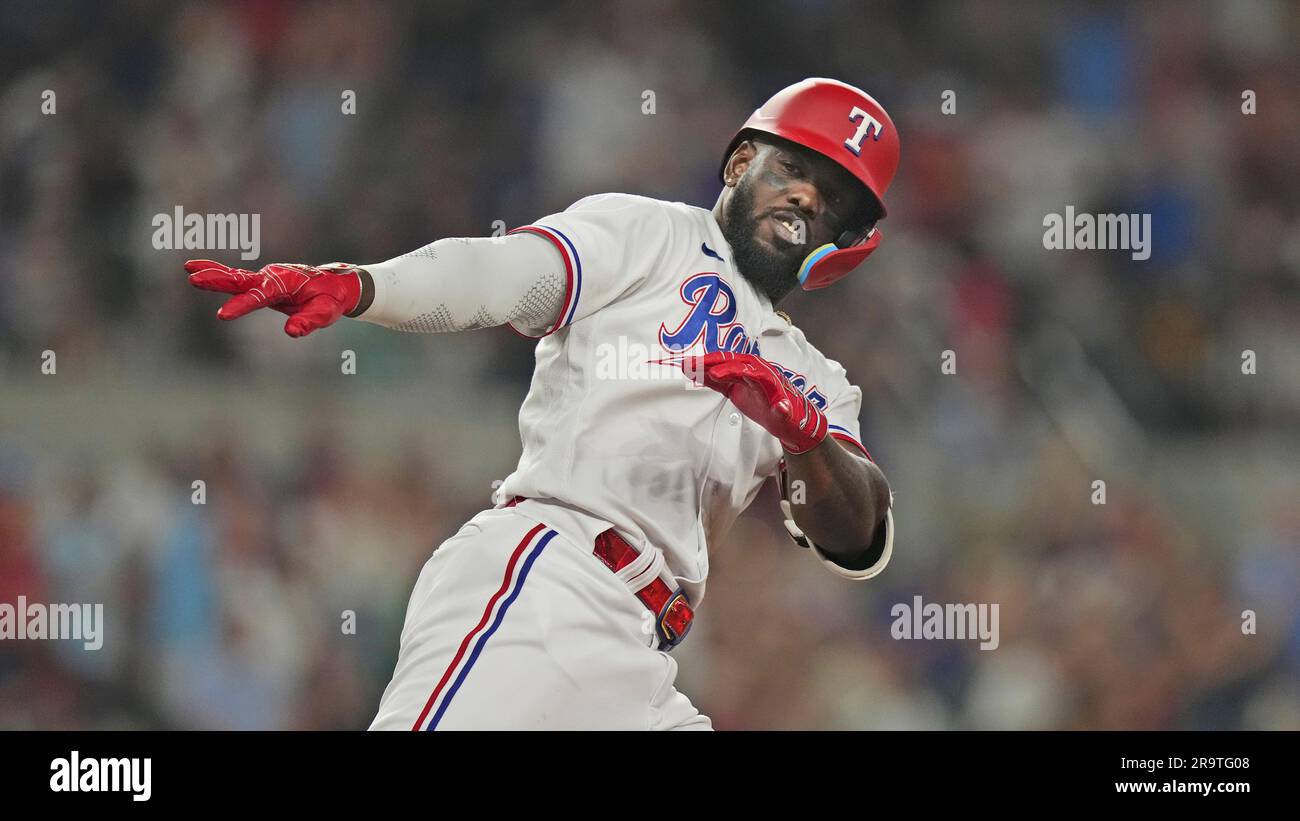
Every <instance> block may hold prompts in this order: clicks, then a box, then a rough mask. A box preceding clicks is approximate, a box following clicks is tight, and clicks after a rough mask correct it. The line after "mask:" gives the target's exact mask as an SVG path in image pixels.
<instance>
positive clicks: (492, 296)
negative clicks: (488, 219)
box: [357, 233, 567, 336]
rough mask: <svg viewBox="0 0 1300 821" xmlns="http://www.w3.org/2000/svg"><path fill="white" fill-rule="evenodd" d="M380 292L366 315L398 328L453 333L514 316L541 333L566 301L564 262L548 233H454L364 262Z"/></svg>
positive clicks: (524, 328)
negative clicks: (393, 255)
mask: <svg viewBox="0 0 1300 821" xmlns="http://www.w3.org/2000/svg"><path fill="white" fill-rule="evenodd" d="M361 267H362V268H365V269H366V270H367V271H369V272H370V276H371V278H372V279H373V280H374V283H375V298H374V301H373V302H372V303H371V304H370V307H369V308H367V309H366V310H365V312H364V313H363V314H361V316H359V317H357V318H358V319H361V320H364V321H366V322H373V323H375V324H376V325H383V326H384V327H386V328H392V329H393V330H397V331H413V332H415V333H447V332H449V331H469V330H473V329H476V328H489V327H492V326H495V325H502V324H504V323H506V322H509V323H510V324H511V325H513V326H515V328H517V329H518V330H519V331H520V332H522V333H526V334H529V335H531V336H540V335H541V334H543V333H545V332H546V331H547V330H549V329H550V327H551V325H552V324H553V323H555V322H556V321H557V319H558V317H559V314H560V311H561V309H562V308H563V307H564V300H565V297H566V296H567V294H566V292H565V287H566V285H565V275H564V262H563V260H562V259H561V258H560V255H559V253H557V252H556V250H555V249H554V248H553V247H551V246H550V243H548V242H547V241H546V240H544V239H542V238H541V237H537V236H534V235H532V234H528V233H518V234H508V235H506V236H503V237H449V238H446V239H440V240H438V241H437V242H434V243H432V244H430V245H426V246H424V247H423V248H419V249H417V250H415V251H411V252H410V253H408V254H403V255H402V256H400V257H396V258H394V259H390V260H388V261H387V262H379V263H375V264H374V265H363V266H361Z"/></svg>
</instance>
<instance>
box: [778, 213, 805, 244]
mask: <svg viewBox="0 0 1300 821" xmlns="http://www.w3.org/2000/svg"><path fill="white" fill-rule="evenodd" d="M776 221H777V222H779V223H781V225H783V226H785V230H786V231H787V232H788V233H789V234H790V237H791V238H792V239H794V240H795V241H796V242H803V236H802V234H803V220H801V219H796V220H794V221H793V222H790V221H788V220H783V219H781V218H780V217H777V220H776Z"/></svg>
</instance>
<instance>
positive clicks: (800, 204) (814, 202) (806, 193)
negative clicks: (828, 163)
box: [786, 180, 821, 219]
mask: <svg viewBox="0 0 1300 821" xmlns="http://www.w3.org/2000/svg"><path fill="white" fill-rule="evenodd" d="M786 199H787V200H788V201H789V202H790V204H791V205H793V206H794V207H795V208H797V209H799V210H800V211H802V212H803V213H804V215H805V216H807V217H808V218H809V219H816V218H817V215H819V214H820V213H821V192H820V191H818V190H817V186H816V185H814V184H812V183H811V182H808V181H806V180H799V181H797V182H794V183H792V184H791V185H790V188H789V189H788V190H787V191H786Z"/></svg>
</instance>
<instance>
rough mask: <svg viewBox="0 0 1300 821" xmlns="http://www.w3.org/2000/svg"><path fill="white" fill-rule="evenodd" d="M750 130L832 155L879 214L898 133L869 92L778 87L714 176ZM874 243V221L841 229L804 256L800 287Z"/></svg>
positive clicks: (830, 274)
mask: <svg viewBox="0 0 1300 821" xmlns="http://www.w3.org/2000/svg"><path fill="white" fill-rule="evenodd" d="M753 132H761V133H764V134H772V135H775V136H777V137H781V138H783V139H786V140H789V141H791V142H793V143H798V144H799V145H802V146H804V147H805V148H809V149H812V150H813V151H816V152H817V153H819V154H823V155H825V156H827V157H829V158H831V159H832V160H834V161H835V162H837V163H839V164H840V165H841V166H843V167H844V168H845V169H846V170H847V171H848V172H849V173H850V174H852V175H853V176H854V177H857V179H858V181H859V182H861V183H862V184H863V185H864V186H866V188H867V190H868V191H869V192H871V195H872V196H873V197H875V199H876V202H877V203H879V205H880V213H881V214H882V215H883V214H884V213H885V191H886V189H888V188H889V184H890V183H891V182H893V180H894V172H895V171H897V170H898V132H897V131H896V130H895V129H894V121H893V120H891V119H890V118H889V115H888V114H887V113H885V109H884V108H882V107H881V106H880V103H878V102H876V101H875V100H874V99H873V98H872V97H871V95H870V94H867V93H866V92H865V91H863V90H861V89H858V88H854V87H853V86H851V85H849V84H847V83H841V82H840V81H838V80H828V79H825V78H823V77H810V78H809V79H807V80H804V81H803V82H799V83H795V84H794V85H792V86H788V87H786V88H783V89H781V90H780V91H778V92H777V93H776V95H775V96H773V97H772V99H770V100H768V101H767V102H766V103H763V105H762V107H761V108H759V109H758V110H757V111H755V112H754V113H753V114H752V115H750V117H749V119H748V120H746V121H745V124H744V126H742V127H741V129H740V131H738V132H736V136H735V137H733V138H732V140H731V144H730V145H729V146H727V153H726V154H724V155H723V157H722V168H721V169H720V170H719V172H718V175H719V177H721V176H722V173H723V172H724V171H725V169H726V167H727V160H728V159H730V158H731V152H733V151H735V150H736V146H737V145H739V144H740V142H741V141H742V140H745V139H747V138H748V137H749V136H750V134H751V133H753ZM879 244H880V229H879V228H877V227H876V226H875V224H874V223H872V224H869V225H867V226H866V227H865V228H863V229H862V230H861V231H858V232H855V233H850V232H848V231H846V232H845V233H844V234H843V235H842V236H841V237H840V238H839V239H837V240H836V241H835V242H834V243H833V244H832V243H827V244H826V245H823V246H821V247H820V248H817V249H815V250H814V251H813V252H812V253H810V254H809V255H808V256H807V257H806V258H805V259H804V261H803V265H801V266H800V267H799V284H800V285H802V286H803V288H804V290H805V291H812V290H814V289H817V288H825V287H826V286H827V285H830V284H831V283H833V282H835V281H836V280H838V279H840V278H841V277H843V276H844V275H845V274H847V273H849V272H850V271H852V270H853V269H854V268H857V267H858V265H859V264H861V263H862V261H863V260H865V259H866V258H867V257H868V256H870V254H871V252H872V251H874V250H876V246H878V245H879Z"/></svg>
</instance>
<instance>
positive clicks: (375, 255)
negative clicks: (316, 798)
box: [0, 0, 1300, 729]
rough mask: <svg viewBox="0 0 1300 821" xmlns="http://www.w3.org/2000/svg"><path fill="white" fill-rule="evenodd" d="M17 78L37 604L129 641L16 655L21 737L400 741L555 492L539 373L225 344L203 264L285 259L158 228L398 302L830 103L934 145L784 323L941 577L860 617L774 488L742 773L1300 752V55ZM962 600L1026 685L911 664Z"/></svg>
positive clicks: (626, 41) (942, 52) (18, 484)
mask: <svg viewBox="0 0 1300 821" xmlns="http://www.w3.org/2000/svg"><path fill="white" fill-rule="evenodd" d="M0 37H2V38H3V46H4V47H3V49H2V52H0V53H3V54H4V57H3V61H2V62H0V197H2V199H0V397H2V398H0V601H3V602H10V603H12V602H15V601H16V597H17V596H18V595H20V594H22V595H26V596H27V597H28V599H29V600H34V601H62V602H103V603H104V604H105V609H106V613H107V619H108V624H107V638H106V643H105V646H104V648H103V649H102V650H100V651H98V652H84V651H82V650H81V649H80V645H79V644H76V643H59V642H37V641H26V642H19V641H6V642H3V643H0V728H10V729H16V728H77V727H95V728H117V727H176V728H360V727H364V726H365V725H366V724H367V723H368V721H369V719H370V718H371V716H372V714H373V710H374V707H375V705H376V703H377V698H378V694H379V692H380V691H381V689H382V687H383V685H384V683H385V682H386V681H387V678H388V676H389V674H390V673H391V670H392V663H393V660H394V658H395V655H396V650H397V633H398V629H399V627H400V623H401V619H402V614H403V611H404V608H405V605H406V598H407V595H408V593H409V590H410V588H411V585H412V583H413V581H414V578H415V575H416V573H417V572H418V568H419V567H420V565H421V563H422V562H423V561H424V559H425V558H426V557H427V555H428V554H429V552H430V551H431V550H432V548H433V547H434V546H436V545H437V544H438V543H439V542H440V541H441V540H442V539H443V538H445V537H446V536H447V535H449V534H451V533H452V532H454V531H455V529H456V528H457V527H458V526H459V525H460V523H461V522H462V521H463V520H464V519H466V518H468V517H469V516H471V515H472V514H473V513H474V512H476V511H477V510H479V509H481V508H482V507H484V506H486V505H487V504H488V496H489V494H490V492H491V483H492V481H493V480H494V479H500V478H503V477H504V476H505V475H506V474H507V473H508V472H509V471H510V469H511V468H512V466H513V462H514V460H515V458H516V457H517V453H518V432H517V427H516V424H515V411H516V409H517V407H518V404H519V402H520V400H521V399H522V398H523V395H524V393H525V391H526V387H527V378H528V375H529V371H530V367H531V362H532V356H531V345H530V343H528V342H527V341H526V340H522V339H520V338H518V337H516V336H515V335H513V334H511V333H509V332H508V331H507V330H505V329H494V330H487V331H477V332H472V333H467V334H460V335H453V336H417V335H404V334H396V333H393V332H390V331H386V330H383V329H378V328H375V327H372V326H368V325H364V324H362V323H353V322H345V323H342V324H341V325H340V326H338V327H336V328H333V329H329V330H327V331H325V332H322V333H320V334H317V335H315V336H313V337H311V338H309V339H307V340H299V341H295V340H290V339H288V338H287V337H285V336H284V335H283V334H282V333H281V331H280V325H281V321H282V317H281V316H280V315H278V314H273V315H267V316H260V315H259V316H255V317H252V318H250V319H247V320H244V321H241V322H239V323H237V324H234V325H222V324H219V323H218V321H217V320H216V319H215V318H214V317H213V313H214V312H215V310H216V308H217V306H218V304H219V300H218V299H217V298H216V297H215V296H213V295H210V294H203V293H199V292H197V291H194V290H193V289H191V288H190V287H189V286H187V285H186V283H185V277H184V273H183V271H182V270H181V262H182V261H183V260H184V259H186V258H187V257H190V256H214V257H216V258H218V259H222V260H224V261H228V262H229V261H232V260H233V259H234V257H235V256H236V254H235V253H234V252H220V251H214V252H211V253H192V252H185V251H158V250H155V249H154V248H153V247H152V245H151V237H152V234H153V228H152V226H151V223H150V221H151V219H152V217H153V215H154V214H158V213H171V212H172V210H173V209H174V208H175V207H176V206H177V205H181V206H183V207H184V208H185V210H186V211H187V212H195V213H231V212H236V213H238V212H245V213H260V214H261V245H262V247H261V251H262V253H261V257H260V259H259V260H258V264H264V263H266V262H271V261H301V262H327V261H330V260H336V259H339V260H349V261H355V262H360V263H365V262H374V261H378V260H381V259H387V258H389V257H391V256H394V255H397V254H399V253H402V252H405V251H407V250H410V249H412V248H415V247H418V246H419V245H422V244H425V243H427V242H430V241H432V240H433V239H436V238H438V237H443V236H458V235H485V234H488V233H491V231H492V228H493V223H494V222H495V221H497V220H500V221H502V222H504V223H505V224H507V225H509V226H515V225H519V224H522V223H525V222H527V221H529V220H531V219H534V218H536V217H538V216H540V215H543V214H546V213H550V212H552V211H557V210H561V209H563V208H564V207H565V206H567V205H568V204H569V203H571V202H572V201H573V200H575V199H577V198H579V197H581V196H583V195H586V194H588V193H595V192H600V191H607V190H615V191H627V192H632V193H640V194H646V195H650V196H656V197H663V198H669V199H678V200H683V201H686V202H691V203H694V204H698V205H703V206H706V207H707V206H711V205H712V204H713V201H714V199H715V197H716V194H717V187H718V184H717V181H716V178H715V172H716V168H717V163H718V161H719V152H721V150H722V149H723V147H724V146H725V144H726V142H727V140H728V138H729V137H730V136H731V134H732V131H733V129H734V128H735V127H736V126H737V125H738V124H739V123H740V122H741V121H742V120H743V119H744V117H745V116H746V115H747V114H748V113H749V111H751V110H752V109H753V108H754V107H755V106H757V105H758V104H759V103H760V102H761V101H762V100H763V99H765V98H766V97H767V96H768V95H770V94H771V93H772V92H773V91H775V90H776V89H778V88H780V87H782V86H784V85H786V84H788V83H790V82H793V81H795V80H798V79H801V78H803V77H806V76H818V75H822V76H832V77H837V78H840V79H843V80H846V81H849V82H852V83H854V84H857V85H860V86H862V87H864V88H866V89H867V90H869V91H870V92H871V93H873V94H874V95H875V96H877V97H878V98H879V99H880V100H881V101H882V102H883V103H884V104H885V105H886V106H887V107H888V109H889V110H890V112H891V114H892V115H893V117H894V119H895V120H896V121H897V123H898V126H899V129H900V132H901V134H902V138H903V165H902V168H901V170H900V173H899V177H898V180H897V182H896V185H895V187H894V189H893V190H892V191H891V192H890V195H891V197H892V200H891V203H890V207H891V214H892V216H891V217H890V218H889V219H888V220H887V221H886V222H885V223H884V230H885V232H886V237H887V239H886V241H885V243H884V245H883V248H882V250H881V251H879V252H877V254H876V255H875V256H874V257H873V258H872V260H871V261H870V263H869V265H868V266H867V268H865V269H864V270H863V271H860V272H858V273H857V275H855V276H853V277H852V278H850V279H848V280H845V281H843V282H842V283H840V284H839V285H838V286H836V287H835V288H833V289H830V290H827V291H823V292H820V293H817V294H812V295H800V294H796V295H794V296H793V297H792V298H791V299H790V300H788V302H787V303H786V304H785V305H783V307H784V308H786V309H787V310H788V311H789V312H790V313H791V314H792V315H793V316H794V318H795V321H796V322H797V323H798V324H799V325H800V326H801V327H803V328H805V329H806V330H807V332H808V333H809V336H810V337H811V338H812V339H813V340H814V341H815V342H816V343H817V344H818V345H819V346H820V347H821V348H822V349H823V350H824V351H825V352H826V353H827V354H828V355H829V356H831V357H832V358H835V359H837V360H839V361H841V362H843V363H844V364H845V365H846V367H847V368H848V370H849V373H850V376H851V377H852V378H854V380H855V381H856V382H857V383H858V384H860V385H861V386H862V388H863V392H864V396H865V401H864V408H863V414H862V428H863V439H864V441H865V442H866V444H867V446H868V447H869V448H870V449H871V451H872V453H873V455H874V456H875V457H876V459H877V461H878V462H879V463H880V464H881V465H882V466H883V467H884V468H885V470H886V472H887V474H888V475H889V477H890V478H891V480H892V483H893V486H894V489H895V492H896V496H897V502H896V514H897V517H898V524H899V541H898V545H897V550H896V554H895V557H894V561H893V563H892V564H891V566H890V569H889V571H888V572H887V573H885V574H884V576H883V577H881V578H879V579H877V580H875V581H873V582H870V583H867V584H863V585H855V584H851V583H847V582H843V581H841V580H838V579H836V578H834V577H832V576H831V575H829V574H826V573H825V572H824V571H823V570H821V569H820V568H819V567H818V566H817V565H816V562H815V561H814V560H813V559H812V557H811V556H809V555H808V554H807V553H806V552H803V551H801V550H799V549H798V548H796V547H794V546H793V545H792V544H790V543H789V542H788V540H786V538H785V537H784V535H783V534H782V532H781V530H780V525H779V522H778V521H777V518H776V516H775V499H774V496H773V494H772V493H771V492H770V489H769V492H766V493H765V495H764V496H763V497H761V498H760V500H759V501H758V502H757V503H756V505H755V507H754V509H753V510H752V511H751V513H750V514H747V515H746V516H745V517H744V518H743V519H742V520H741V522H740V523H739V525H738V526H737V528H736V530H735V532H734V534H733V537H732V538H731V539H730V540H729V541H728V542H727V543H725V544H722V545H716V546H715V549H714V560H713V573H712V575H711V576H710V583H709V592H708V596H707V598H706V600H705V602H704V606H703V608H702V612H701V614H700V618H699V621H698V622H697V625H696V628H695V631H694V632H693V634H692V636H691V638H690V639H689V640H688V641H687V643H686V644H685V645H684V646H683V647H682V648H680V649H679V650H678V651H677V655H678V657H679V660H680V662H681V664H682V672H681V676H680V678H679V686H680V688H681V689H683V690H684V691H685V692H686V693H687V694H688V695H690V696H691V697H692V699H693V700H694V701H695V703H696V704H697V705H698V706H699V707H700V708H701V709H702V710H704V711H705V712H707V713H708V714H709V715H711V716H712V717H713V719H714V721H715V724H716V726H718V727H720V728H848V729H857V728H1107V729H1117V728H1164V727H1169V728H1233V727H1242V728H1274V727H1286V728H1291V729H1297V728H1300V683H1298V682H1300V605H1298V602H1300V506H1297V504H1296V503H1297V499H1298V498H1300V481H1298V479H1297V475H1296V470H1295V454H1296V453H1297V452H1300V450H1298V449H1297V447H1296V445H1297V442H1296V438H1297V437H1296V433H1297V429H1298V428H1297V421H1298V417H1300V365H1298V364H1297V363H1298V362H1300V337H1298V336H1297V333H1296V327H1297V320H1296V318H1297V316H1300V302H1298V299H1297V296H1298V288H1297V284H1298V282H1300V152H1297V151H1296V133H1297V126H1298V125H1300V85H1298V84H1297V83H1296V82H1295V80H1296V78H1297V77H1300V60H1298V59H1297V51H1296V49H1295V43H1296V42H1300V6H1297V5H1296V4H1294V3H1287V2H1267V1H1266V0H1263V1H1261V2H1238V3H1184V2H1152V3H1142V4H1129V3H1118V2H1117V3H1108V2H1090V3H1078V4H1060V3H1057V4H1038V3H1014V2H961V3H958V2H951V3H936V4H911V3H904V2H898V3H850V2H838V0H815V1H814V2H793V0H791V2H751V3H746V4H743V5H739V4H738V5H736V6H734V7H730V8H724V7H723V6H722V5H721V4H718V6H717V7H715V6H714V4H694V3H688V2H664V1H663V0H649V1H648V2H637V3H616V4H600V5H596V4H589V3H578V2H571V3H564V4H559V5H555V6H553V7H551V8H550V10H548V11H546V12H544V13H540V12H537V11H535V10H533V9H532V7H531V5H530V4H522V3H517V2H504V3H494V4H490V6H484V4H481V3H471V2H439V3H435V4H427V5H426V4H417V3H400V4H395V5H380V4H374V3H352V2H321V3H297V2H257V3H254V2H241V3H231V4H224V5H214V4H205V3H169V2H150V1H149V0H141V1H140V2H128V3H118V4H98V3H84V4H65V3H35V2H18V3H6V4H5V5H4V7H3V10H0ZM1287 43H1290V44H1291V45H1290V46H1288V45H1286V44H1287ZM44 89H52V90H55V91H56V93H57V113H56V114H54V115H53V116H44V115H42V113H41V110H40V102H41V92H42V91H43V90H44ZM343 89H352V90H355V91H356V95H357V106H356V110H357V113H356V114H355V115H353V116H344V115H343V114H342V113H341V111H340V94H341V92H342V90H343ZM947 89H950V90H953V91H955V92H956V98H955V100H956V113H955V114H953V115H950V116H945V115H943V114H942V113H941V111H940V103H941V94H942V93H943V92H944V90H947ZM1245 89H1251V90H1253V91H1254V92H1255V93H1256V94H1257V99H1258V113H1256V114H1254V115H1244V114H1243V113H1242V111H1241V102H1242V101H1241V95H1242V92H1243V90H1245ZM645 90H652V91H654V92H655V104H656V111H655V113H654V114H653V115H646V114H644V113H642V92H643V91H645ZM1067 205H1074V206H1075V207H1076V208H1077V209H1078V210H1080V211H1088V212H1117V213H1126V212H1145V213H1150V214H1151V215H1152V219H1153V225H1154V244H1153V248H1154V251H1153V254H1152V256H1151V259H1150V260H1148V261H1145V262H1135V261H1133V260H1131V259H1130V258H1129V255H1128V254H1127V253H1124V252H1111V253H1106V252H1098V251H1093V252H1065V251H1051V252H1049V251H1045V250H1044V249H1043V246H1042V241H1041V240H1042V230H1043V229H1042V219H1043V217H1044V215H1046V214H1047V213H1053V212H1055V213H1060V212H1062V211H1063V210H1064V208H1065V207H1066V206H1067ZM344 349H351V350H354V351H356V353H357V358H358V372H357V374H356V375H349V376H345V375H342V374H341V373H340V352H341V351H342V350H344ZM1246 349H1250V350H1253V351H1255V352H1256V355H1257V357H1258V373H1256V374H1254V375H1246V374H1243V373H1242V370H1241V356H1242V351H1243V350H1246ZM44 350H53V351H55V352H56V354H57V357H58V358H57V365H58V371H57V374H56V375H42V374H41V372H40V362H41V353H42V351H44ZM944 350H952V351H955V352H956V355H957V365H958V369H957V373H956V374H955V375H944V374H942V373H941V371H940V367H939V365H940V357H941V352H942V351H944ZM196 479H202V480H204V481H205V482H206V483H207V503H206V505H203V506H196V505H194V504H191V499H190V494H191V482H193V481H194V480H196ZM1096 479H1102V480H1105V482H1106V485H1107V499H1106V504H1105V505H1094V504H1092V503H1091V496H1092V482H1093V481H1094V480H1096ZM915 595H920V596H922V598H923V599H924V600H925V601H926V602H985V603H994V602H996V603H998V604H999V605H1000V627H1001V644H1000V647H999V648H998V649H997V650H995V651H985V652H981V651H980V650H978V649H977V645H976V642H956V641H944V642H938V641H929V642H927V641H894V640H891V639H890V632H889V627H890V623H891V621H892V618H891V616H890V613H889V611H890V607H891V606H892V605H893V604H894V603H896V602H911V601H912V598H913V596H915ZM1247 609H1250V610H1253V611H1255V613H1256V614H1257V617H1258V633H1257V634H1256V635H1243V633H1242V630H1241V623H1242V611H1244V610H1247ZM344 610H354V611H355V612H356V613H357V618H358V633H357V635H355V636H348V635H343V634H342V633H341V630H340V613H341V612H342V611H344Z"/></svg>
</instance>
